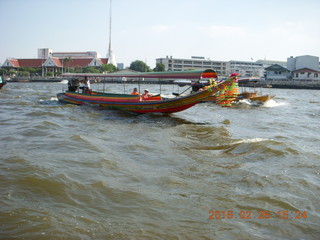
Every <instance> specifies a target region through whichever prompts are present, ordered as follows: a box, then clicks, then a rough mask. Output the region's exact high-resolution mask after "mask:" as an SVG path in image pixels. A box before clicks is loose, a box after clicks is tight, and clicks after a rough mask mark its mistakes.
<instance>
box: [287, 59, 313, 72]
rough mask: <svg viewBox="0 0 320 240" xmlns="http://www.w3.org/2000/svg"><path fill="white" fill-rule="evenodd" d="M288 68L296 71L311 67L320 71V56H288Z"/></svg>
mask: <svg viewBox="0 0 320 240" xmlns="http://www.w3.org/2000/svg"><path fill="white" fill-rule="evenodd" d="M287 68H288V69H289V70H290V71H295V70H298V69H302V68H309V69H312V70H315V71H319V57H315V56H310V55H304V56H299V57H292V56H291V57H290V58H287Z"/></svg>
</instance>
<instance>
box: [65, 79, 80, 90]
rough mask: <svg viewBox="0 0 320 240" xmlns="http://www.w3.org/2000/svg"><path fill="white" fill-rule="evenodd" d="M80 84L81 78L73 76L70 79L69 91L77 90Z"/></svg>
mask: <svg viewBox="0 0 320 240" xmlns="http://www.w3.org/2000/svg"><path fill="white" fill-rule="evenodd" d="M79 85H80V84H79V79H76V78H72V79H71V80H69V81H68V91H70V92H76V91H77V90H78V87H79Z"/></svg>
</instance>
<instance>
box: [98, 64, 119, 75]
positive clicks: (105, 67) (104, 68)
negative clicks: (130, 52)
mask: <svg viewBox="0 0 320 240" xmlns="http://www.w3.org/2000/svg"><path fill="white" fill-rule="evenodd" d="M117 70H118V69H117V67H116V66H115V65H113V64H112V63H109V64H102V66H101V71H102V72H108V73H111V72H115V71H117Z"/></svg>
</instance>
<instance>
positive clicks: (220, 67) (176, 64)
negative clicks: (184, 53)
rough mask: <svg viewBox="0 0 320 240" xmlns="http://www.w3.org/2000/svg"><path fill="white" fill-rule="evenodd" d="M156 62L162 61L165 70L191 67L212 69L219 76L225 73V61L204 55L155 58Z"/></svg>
mask: <svg viewBox="0 0 320 240" xmlns="http://www.w3.org/2000/svg"><path fill="white" fill-rule="evenodd" d="M156 63H162V64H163V65H164V66H165V70H166V71H186V70H193V69H208V68H210V69H213V70H215V71H216V72H217V73H218V75H219V76H221V75H225V74H226V62H224V61H212V60H210V59H205V58H204V57H194V56H193V57H191V59H185V58H173V57H172V56H170V57H168V56H167V57H166V58H158V59H156Z"/></svg>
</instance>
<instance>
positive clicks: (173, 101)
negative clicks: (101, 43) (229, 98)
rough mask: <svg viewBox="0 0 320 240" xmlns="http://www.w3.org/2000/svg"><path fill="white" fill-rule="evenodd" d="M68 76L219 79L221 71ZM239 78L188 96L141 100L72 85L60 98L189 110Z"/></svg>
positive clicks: (135, 108) (132, 108)
mask: <svg viewBox="0 0 320 240" xmlns="http://www.w3.org/2000/svg"><path fill="white" fill-rule="evenodd" d="M63 76H64V77H71V78H75V77H76V78H79V77H84V78H90V77H92V78H122V77H128V78H136V79H142V78H152V79H198V80H200V79H201V80H203V79H208V80H209V79H215V78H217V74H216V72H215V71H213V70H212V69H207V70H202V71H180V72H152V73H129V74H123V73H122V74H119V73H118V74H117V73H114V74H64V75H63ZM236 79H237V77H236V76H232V77H230V78H228V79H226V80H225V81H222V82H221V83H219V84H217V85H213V84H211V81H209V82H210V84H209V85H208V86H206V87H205V88H204V89H203V90H202V91H198V92H195V93H191V94H188V95H186V96H181V95H179V96H176V97H175V98H169V99H165V98H162V97H161V96H160V95H158V96H156V97H154V98H150V99H148V100H141V97H140V96H139V95H129V94H116V93H103V92H94V91H90V92H86V93H80V92H77V89H76V88H72V86H70V85H69V87H71V88H69V90H68V91H66V92H63V93H58V94H57V97H58V100H59V101H60V102H61V103H71V104H77V105H90V106H97V107H100V108H104V109H118V110H123V111H129V112H134V113H175V112H179V111H183V110H186V109H188V108H190V107H192V106H194V105H196V104H197V103H199V102H201V101H202V100H203V99H205V98H206V97H208V96H209V95H212V94H213V93H215V92H219V91H222V90H224V89H226V87H228V86H231V85H232V84H233V83H234V82H235V81H236Z"/></svg>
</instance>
